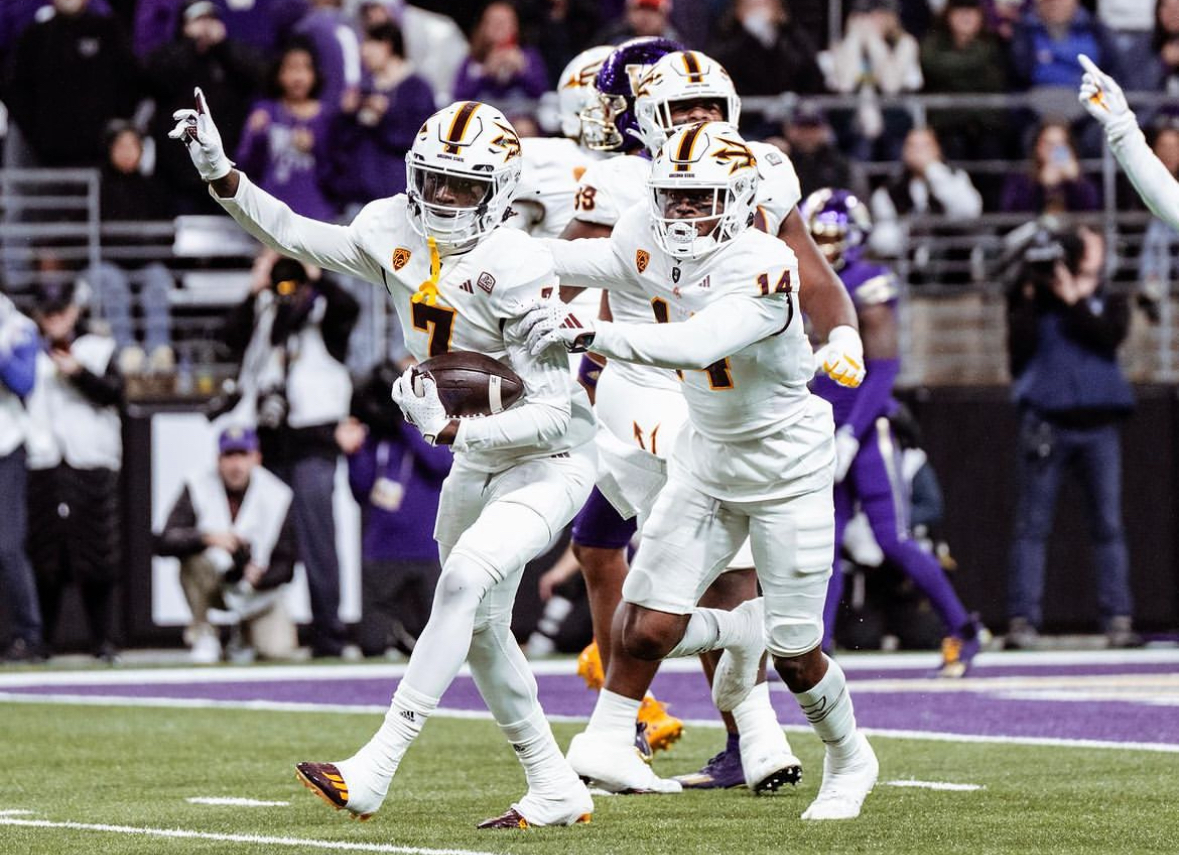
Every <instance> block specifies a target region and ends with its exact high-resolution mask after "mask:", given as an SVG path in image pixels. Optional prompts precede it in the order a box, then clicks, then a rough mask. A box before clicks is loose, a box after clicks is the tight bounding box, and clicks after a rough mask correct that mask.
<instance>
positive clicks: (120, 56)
mask: <svg viewBox="0 0 1179 855" xmlns="http://www.w3.org/2000/svg"><path fill="white" fill-rule="evenodd" d="M89 5H90V4H89V0H54V2H53V10H54V14H53V15H52V16H51V17H49V18H48V19H47V20H44V21H38V22H36V23H34V24H32V25H30V26H29V27H28V28H27V29H26V30H25V31H24V33H23V34H22V35H21V37H20V38H19V39H18V41H17V44H16V48H15V50H14V52H13V56H12V59H11V62H10V66H9V73H8V80H7V86H6V87H5V88H4V102H5V104H7V105H8V109H9V110H10V111H11V113H12V117H13V119H15V120H16V123H17V125H19V127H20V130H21V133H22V134H23V136H24V140H25V142H26V143H27V145H28V147H29V149H30V151H31V153H32V155H33V157H34V158H35V160H36V164H37V165H39V166H98V165H99V164H101V163H102V160H103V155H104V152H103V149H102V139H103V137H102V135H103V131H104V130H105V128H106V125H107V122H109V121H110V120H111V119H114V118H128V117H130V116H131V114H132V113H133V112H134V110H135V105H136V103H137V102H138V100H139V98H140V96H141V93H142V87H141V85H140V84H141V80H140V72H139V66H138V64H137V63H136V61H135V57H134V55H133V54H132V53H131V47H130V45H129V44H128V43H127V39H126V37H125V36H124V35H123V30H122V27H121V25H120V24H119V22H118V21H117V20H116V19H115V18H113V17H111V16H109V15H102V14H98V13H97V12H95V11H93V10H92V9H90V8H89Z"/></svg>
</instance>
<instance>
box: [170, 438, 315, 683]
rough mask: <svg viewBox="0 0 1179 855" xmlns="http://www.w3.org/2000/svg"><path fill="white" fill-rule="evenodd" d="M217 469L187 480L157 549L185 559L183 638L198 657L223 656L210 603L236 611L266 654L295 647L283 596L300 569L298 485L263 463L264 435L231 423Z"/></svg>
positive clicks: (250, 639) (286, 653) (281, 655)
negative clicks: (294, 493)
mask: <svg viewBox="0 0 1179 855" xmlns="http://www.w3.org/2000/svg"><path fill="white" fill-rule="evenodd" d="M217 450H218V456H217V469H216V471H212V470H209V471H204V472H200V473H198V474H196V475H194V476H192V477H190V478H188V480H187V481H185V484H184V489H183V490H182V491H181V493H180V498H178V499H177V500H176V504H175V505H173V506H172V511H171V512H170V513H169V514H168V521H167V523H165V524H164V530H163V531H162V532H161V533H160V534H159V535H158V536H157V538H156V553H157V554H159V555H170V556H175V557H176V558H179V559H180V586H181V587H182V588H183V589H184V598H185V599H186V600H187V601H188V608H189V610H190V611H191V612H192V622H191V623H190V624H189V625H188V629H186V630H185V633H184V640H185V641H186V642H187V643H188V645H189V647H190V648H191V649H192V661H193V662H195V663H197V664H212V663H214V662H218V661H220V659H221V641H220V638H219V637H218V634H217V631H216V629H214V628H213V626H212V625H211V624H210V623H209V609H211V608H215V609H223V610H226V611H230V612H233V613H234V614H236V615H237V617H238V619H239V620H240V621H241V624H242V627H243V629H244V630H245V638H246V641H247V644H248V645H249V647H248V648H247V649H249V650H252V651H254V652H256V653H257V654H258V655H259V656H262V657H263V658H266V659H286V658H289V657H290V656H291V655H292V654H293V653H294V651H295V647H296V644H297V639H296V635H295V624H294V622H293V621H292V620H291V618H290V615H288V614H287V611H286V608H285V607H284V606H283V602H282V586H283V585H285V584H286V583H287V582H289V581H291V578H292V577H293V576H294V571H295V531H294V523H293V514H292V512H291V488H290V487H288V486H287V485H286V484H284V483H283V482H282V481H280V480H279V479H278V478H276V477H275V476H274V475H271V474H270V473H269V472H267V471H266V470H265V469H263V468H262V466H261V465H260V464H261V462H262V456H261V454H260V453H259V451H258V435H257V433H255V432H254V431H253V430H252V429H250V428H243V427H229V428H226V429H225V430H224V431H222V432H221V436H220V438H219V439H218V441H217Z"/></svg>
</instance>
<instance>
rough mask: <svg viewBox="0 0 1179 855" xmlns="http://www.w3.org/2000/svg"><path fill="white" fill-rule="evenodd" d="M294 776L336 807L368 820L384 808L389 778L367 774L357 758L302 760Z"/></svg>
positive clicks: (357, 817)
mask: <svg viewBox="0 0 1179 855" xmlns="http://www.w3.org/2000/svg"><path fill="white" fill-rule="evenodd" d="M295 775H296V777H298V779H299V780H300V781H302V782H303V786H305V787H306V788H307V789H309V790H311V792H313V793H315V795H317V796H319V798H321V799H323V801H325V802H327V803H328V804H329V805H331V806H332V807H334V808H335V809H336V810H346V811H348V813H349V814H350V815H351V816H352V817H353V818H355V819H360V820H366V819H368V818H369V817H371V816H372V815H373V814H374V813H376V812H377V811H378V810H380V808H381V803H382V802H384V801H385V794H386V793H387V792H388V791H389V780H388V779H385V780H381V779H380V777H379V776H376V775H372V774H365V773H364V771H363V770H362V769H361V768H360V764H359V763H358V762H357V761H356V760H355V759H348V760H340V761H339V762H337V763H299V764H298V765H296V766H295Z"/></svg>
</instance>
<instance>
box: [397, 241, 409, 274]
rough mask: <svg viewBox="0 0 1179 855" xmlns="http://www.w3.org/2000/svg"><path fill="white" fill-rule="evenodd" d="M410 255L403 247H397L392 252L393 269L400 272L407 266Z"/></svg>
mask: <svg viewBox="0 0 1179 855" xmlns="http://www.w3.org/2000/svg"><path fill="white" fill-rule="evenodd" d="M411 254H412V253H410V251H409V250H408V249H406V248H405V247H403V246H399V247H397V249H395V250H393V269H394V270H400V269H401V268H403V267H405V265H407V264H409V257H410V255H411Z"/></svg>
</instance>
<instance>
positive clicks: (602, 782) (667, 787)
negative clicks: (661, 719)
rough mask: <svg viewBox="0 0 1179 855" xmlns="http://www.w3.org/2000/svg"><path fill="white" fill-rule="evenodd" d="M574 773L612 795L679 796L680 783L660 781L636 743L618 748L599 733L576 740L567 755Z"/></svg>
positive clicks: (581, 734)
mask: <svg viewBox="0 0 1179 855" xmlns="http://www.w3.org/2000/svg"><path fill="white" fill-rule="evenodd" d="M565 756H566V757H567V758H568V760H569V765H570V766H572V767H573V771H574V772H576V773H577V774H578V775H580V776H581V779H582V780H583V781H585V782H586V783H588V784H589V785H590V786H591V787H596V788H598V789H602V790H605V791H607V792H610V793H626V794H640V793H678V792H682V791H683V786H682V785H681V784H680V782H679V781H675V780H672V779H671V778H660V777H659V776H658V775H656V774H655V772H654V771H653V770H652V769H651V767H650V766H648V765H647V764H646V763H644V762H643V761H642V760H641V759H640V758H639V755H638V753H637V752H636V751H635V747H634V744H633V743H630V742H628V743H627V744H625V745H619V744H616V743H614V742H611V741H610V740H608V739H603V738H602V737H601V736H599V735H598V734H596V733H592V732H590V731H583V732H582V733H579V734H577V736H575V737H573V741H572V742H570V743H569V751H568V753H567V754H566V755H565Z"/></svg>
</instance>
